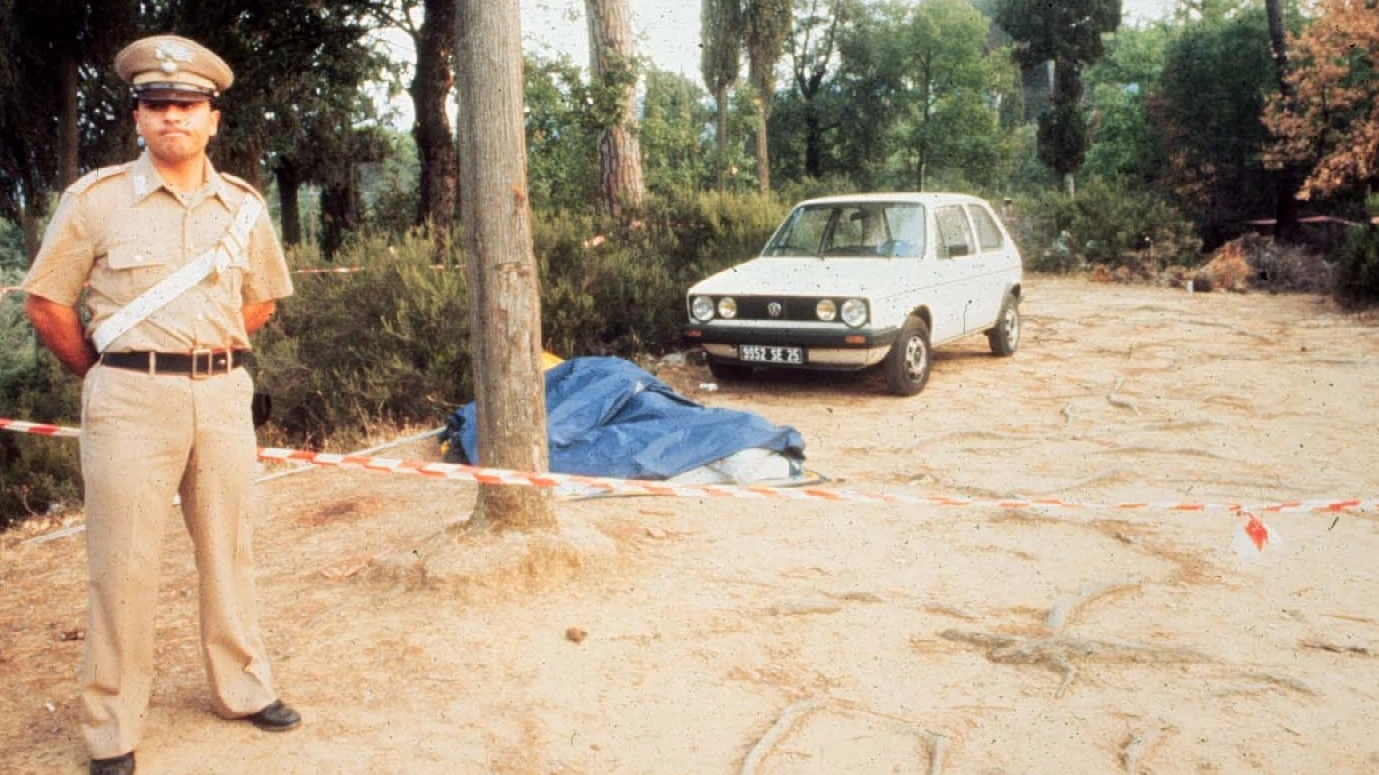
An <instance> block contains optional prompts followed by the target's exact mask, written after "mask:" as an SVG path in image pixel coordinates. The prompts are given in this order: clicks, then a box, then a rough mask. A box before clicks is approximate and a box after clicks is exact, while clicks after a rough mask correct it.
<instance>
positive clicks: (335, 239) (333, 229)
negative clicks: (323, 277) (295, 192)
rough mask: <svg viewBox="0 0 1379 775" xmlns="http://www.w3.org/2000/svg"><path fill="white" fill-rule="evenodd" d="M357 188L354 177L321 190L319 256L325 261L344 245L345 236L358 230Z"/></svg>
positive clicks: (351, 176)
mask: <svg viewBox="0 0 1379 775" xmlns="http://www.w3.org/2000/svg"><path fill="white" fill-rule="evenodd" d="M359 209H360V208H359V186H358V184H357V183H356V182H355V178H354V175H347V176H345V179H344V180H343V181H341V182H339V183H331V184H328V185H326V186H325V187H324V188H323V189H322V190H321V220H322V221H323V224H322V226H323V228H322V230H321V255H322V257H324V258H325V259H326V260H327V261H332V260H334V259H335V253H336V251H338V250H339V249H340V247H341V246H342V245H344V244H345V235H346V234H348V233H350V232H352V231H354V230H356V229H358V228H359Z"/></svg>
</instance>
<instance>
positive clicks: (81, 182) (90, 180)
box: [63, 162, 134, 195]
mask: <svg viewBox="0 0 1379 775" xmlns="http://www.w3.org/2000/svg"><path fill="white" fill-rule="evenodd" d="M132 166H134V162H125V163H124V164H116V165H115V166H113V167H101V168H100V169H98V170H95V171H93V172H88V173H86V174H85V175H82V176H81V177H80V178H78V179H77V182H75V183H73V184H72V185H70V186H68V187H67V190H66V191H64V192H63V193H65V194H73V195H81V194H84V193H86V190H87V189H89V188H91V187H92V186H94V185H96V184H97V183H99V182H101V181H102V180H109V179H111V178H115V177H119V176H120V175H123V174H125V173H126V172H129V168H130V167H132Z"/></svg>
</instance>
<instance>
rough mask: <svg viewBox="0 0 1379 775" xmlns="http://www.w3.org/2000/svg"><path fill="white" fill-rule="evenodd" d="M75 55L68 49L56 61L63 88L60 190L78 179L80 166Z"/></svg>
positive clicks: (59, 132) (58, 183) (59, 163)
mask: <svg viewBox="0 0 1379 775" xmlns="http://www.w3.org/2000/svg"><path fill="white" fill-rule="evenodd" d="M78 66H79V63H78V62H77V58H76V55H74V54H72V53H70V52H67V53H64V54H62V56H61V59H60V60H59V62H58V80H59V85H58V88H60V89H61V90H62V116H60V117H59V119H58V140H57V149H58V150H57V155H58V181H57V187H58V189H59V190H61V189H65V188H67V186H69V185H71V184H72V183H74V182H75V181H76V179H77V176H78V173H79V171H80V169H81V163H80V158H79V157H80V145H79V143H80V140H79V138H80V136H81V135H80V131H79V123H80V121H79V117H78V116H77V100H78V92H79V90H80V89H79V76H78V72H77V68H78Z"/></svg>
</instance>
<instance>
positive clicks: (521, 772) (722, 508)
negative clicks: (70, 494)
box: [0, 276, 1379, 775]
mask: <svg viewBox="0 0 1379 775" xmlns="http://www.w3.org/2000/svg"><path fill="white" fill-rule="evenodd" d="M1027 281H1028V286H1027V300H1026V302H1025V304H1024V306H1023V311H1024V315H1025V330H1024V339H1023V342H1022V346H1021V349H1020V351H1019V352H1018V353H1017V354H1016V356H1015V357H1014V358H1012V359H1000V358H995V357H993V356H991V355H990V354H989V353H988V351H987V348H986V341H985V339H984V338H983V337H980V336H978V337H976V338H972V339H969V340H967V341H964V342H962V343H960V344H958V345H956V346H953V347H950V348H948V349H946V350H941V351H940V352H939V354H938V357H937V362H936V364H935V367H934V371H933V376H932V378H931V380H930V382H929V385H928V387H927V389H926V390H925V391H924V392H923V393H922V394H920V395H918V396H916V397H913V398H908V399H900V398H895V397H891V396H888V395H885V394H884V380H883V378H882V377H881V375H879V374H864V375H853V376H825V377H819V376H817V375H814V376H805V375H800V374H765V375H758V378H757V379H754V380H753V381H751V382H748V383H743V384H735V385H722V386H721V389H720V390H718V391H715V392H709V391H705V390H702V389H701V388H700V385H701V383H705V382H708V381H709V380H710V378H709V376H708V372H707V370H706V369H705V368H704V367H703V366H702V365H667V366H665V367H664V368H662V369H661V370H660V371H659V374H660V375H661V376H662V377H663V378H665V379H666V380H667V381H669V382H671V384H673V385H675V386H676V387H677V389H680V390H681V391H682V392H684V393H686V394H687V395H690V396H692V397H694V398H696V399H698V400H701V401H703V402H705V403H707V404H710V405H714V406H725V407H734V408H739V409H747V410H752V411H755V412H758V413H760V414H762V415H763V416H765V417H767V418H768V419H770V420H772V421H774V422H777V423H780V424H789V425H793V426H795V427H796V428H798V429H799V430H800V431H801V432H802V433H803V434H804V437H805V439H806V441H807V443H808V447H807V454H808V464H809V467H810V468H811V469H812V470H813V471H816V472H818V473H819V474H821V475H823V476H825V477H827V478H828V480H829V481H828V483H827V484H826V485H825V486H826V487H828V488H830V489H836V490H849V491H854V492H858V493H868V494H880V493H887V494H892V495H900V496H906V502H901V503H896V504H892V505H885V504H878V503H869V502H865V501H862V500H840V501H829V500H825V499H808V500H799V501H780V500H766V501H763V500H750V499H741V498H702V497H701V498H654V497H622V498H602V499H587V500H566V501H562V502H560V503H559V504H558V506H557V512H558V515H559V520H560V523H561V526H562V535H568V536H575V537H579V538H578V540H573V539H572V540H571V541H570V543H571V544H572V545H574V546H576V547H584V548H583V549H580V550H579V551H576V552H575V553H574V554H573V555H571V557H573V558H574V559H575V560H577V561H578V562H564V561H561V560H560V559H555V560H545V561H541V560H536V561H532V562H530V563H527V564H526V565H524V566H521V567H517V568H516V569H514V570H511V571H509V572H495V575H494V576H493V577H492V578H488V579H485V578H482V577H478V578H476V577H471V578H469V579H468V580H463V579H456V578H452V577H449V576H446V575H445V574H441V573H434V574H431V576H430V577H429V578H430V581H429V583H427V584H425V585H418V583H417V579H418V578H421V577H422V576H423V575H426V574H425V572H424V571H425V569H427V568H428V566H427V563H428V562H429V561H430V560H429V556H430V553H432V552H438V551H439V550H437V549H436V547H438V546H445V543H444V540H443V539H441V538H438V534H441V535H443V533H440V531H443V530H444V528H446V526H447V525H453V524H454V523H456V522H457V521H460V520H463V519H465V518H466V517H467V515H468V514H469V512H470V510H471V508H472V506H473V503H474V499H475V489H474V487H473V486H472V485H469V484H466V483H464V482H456V481H434V480H428V479H422V478H420V477H415V476H401V475H388V474H379V473H369V472H361V471H339V470H314V471H312V472H310V473H304V474H298V475H295V476H290V477H285V478H280V479H277V480H275V481H272V482H268V483H265V484H262V485H260V487H261V489H262V496H263V503H264V509H263V516H262V520H261V524H260V527H259V530H258V557H259V562H260V568H261V574H262V575H261V578H260V587H259V589H260V595H261V598H262V601H261V609H262V615H263V619H264V622H265V626H266V631H267V633H266V634H267V637H268V640H269V643H270V648H271V651H272V653H273V654H274V658H275V668H276V671H277V674H278V680H279V683H280V687H281V689H282V691H283V694H284V696H285V697H286V699H287V700H289V701H290V702H291V703H293V704H295V705H296V706H297V707H298V708H299V709H300V710H301V711H302V714H303V716H304V717H305V723H304V725H303V726H302V727H301V728H300V729H299V730H296V731H294V732H291V733H288V734H286V735H269V734H266V733H261V732H258V731H256V730H254V729H253V728H252V727H249V726H248V725H246V724H244V723H242V722H227V721H222V720H220V719H218V718H217V717H216V716H214V715H213V713H212V712H211V708H210V704H209V702H208V700H207V698H206V690H205V679H204V677H203V673H202V668H201V665H200V661H199V655H198V647H197V636H196V613H195V612H196V609H195V597H196V591H195V573H194V569H193V566H192V560H191V555H190V551H189V543H188V541H187V539H186V537H185V534H184V533H183V532H182V529H181V527H180V525H179V524H178V523H177V522H176V521H172V520H170V523H169V529H168V537H167V540H166V542H165V548H164V561H163V562H164V568H163V584H162V589H161V599H160V601H159V606H160V608H159V626H160V632H159V641H158V643H159V645H158V653H157V659H158V670H159V674H158V678H157V681H156V684H155V687H154V692H153V701H152V707H151V710H150V716H149V721H148V727H147V731H146V736H145V739H144V742H143V743H142V745H141V747H140V749H139V752H138V756H139V764H140V769H139V772H140V773H144V774H145V775H153V774H156V773H169V774H175V775H183V774H187V773H195V774H197V775H219V774H222V773H223V774H226V775H228V774H229V773H255V774H256V775H275V774H276V773H301V774H303V775H306V774H309V773H343V774H346V775H351V774H353V773H399V774H401V773H409V774H410V773H415V774H419V775H441V774H442V773H444V774H445V775H450V774H452V773H500V774H503V775H508V774H511V775H527V774H528V773H581V774H588V775H593V774H594V773H600V774H603V773H619V774H622V773H626V774H629V775H632V774H640V773H657V774H659V773H666V774H671V773H685V774H696V775H697V774H699V773H740V774H748V773H761V774H762V775H766V774H770V775H786V774H793V773H820V774H824V773H868V774H870V773H929V775H948V774H949V773H968V774H970V775H1014V774H1016V773H1047V774H1049V775H1069V774H1078V773H1131V774H1132V775H1133V774H1134V773H1146V774H1148V773H1152V774H1154V775H1168V774H1170V773H1279V774H1280V775H1283V774H1285V773H1286V774H1288V775H1295V774H1297V773H1364V772H1374V771H1376V770H1379V734H1376V730H1379V659H1376V657H1379V611H1376V600H1379V594H1376V593H1379V585H1376V573H1379V565H1376V557H1379V518H1377V517H1376V514H1375V513H1374V512H1373V511H1372V510H1371V511H1367V512H1366V511H1351V512H1345V513H1281V514H1262V515H1261V516H1262V517H1263V519H1264V521H1265V522H1266V523H1267V524H1268V525H1269V527H1270V528H1272V530H1273V532H1274V534H1275V536H1276V538H1275V541H1274V542H1273V543H1272V544H1270V545H1269V546H1268V547H1267V548H1266V550H1265V551H1264V552H1263V553H1262V554H1260V555H1258V556H1256V557H1251V556H1250V555H1249V554H1248V553H1247V554H1243V555H1242V554H1240V553H1238V552H1237V551H1235V549H1233V546H1234V545H1236V543H1237V540H1238V539H1239V537H1240V535H1241V532H1242V526H1243V524H1244V519H1243V517H1240V516H1238V515H1235V514H1232V513H1230V512H1229V511H1226V510H1219V511H1205V512H1194V511H1174V510H1170V509H1166V508H1162V507H1160V506H1156V507H1155V508H1147V509H1139V510H1119V509H1113V508H1107V507H1105V506H1098V505H1097V504H1104V505H1110V504H1118V503H1123V502H1129V501H1149V502H1152V503H1154V504H1160V505H1161V504H1172V503H1199V502H1205V503H1213V504H1216V503H1219V504H1230V503H1245V504H1270V503H1276V502H1282V501H1288V500H1294V499H1306V500H1320V501H1327V502H1330V501H1336V500H1342V499H1346V498H1363V499H1373V498H1375V497H1376V496H1379V470H1377V469H1376V465H1375V447H1376V439H1379V327H1376V325H1375V322H1374V321H1373V320H1372V319H1370V320H1365V319H1362V318H1359V317H1356V316H1353V315H1349V314H1346V313H1344V312H1341V311H1339V310H1337V309H1335V308H1334V307H1333V306H1332V305H1331V304H1330V303H1329V302H1327V301H1326V300H1323V299H1318V298H1314V297H1308V296H1270V295H1268V294H1262V293H1251V294H1227V293H1213V294H1200V293H1199V294H1188V293H1186V292H1184V291H1183V290H1181V289H1168V288H1151V287H1126V286H1108V285H1096V284H1092V283H1090V282H1087V281H1085V280H1082V279H1071V278H1053V277H1043V276H1033V277H1030V278H1027ZM388 454H389V455H392V456H398V457H406V458H413V459H438V458H439V456H438V452H437V450H436V447H435V443H434V442H432V441H423V442H416V443H414V444H411V445H409V446H407V447H405V448H402V449H396V450H391V451H390V452H389V453H388ZM928 496H961V497H967V498H970V499H973V501H974V502H973V503H970V504H969V505H963V506H958V505H938V504H929V503H926V502H924V500H925V498H927V497H928ZM1002 498H1004V499H1015V500H1032V499H1053V498H1058V499H1063V500H1065V501H1071V502H1075V503H1076V504H1080V505H1077V506H1073V507H1049V508H1045V509H1039V510H1031V509H1019V508H1007V507H1003V506H1001V505H999V504H997V503H995V500H996V499H1002ZM59 527H61V525H57V524H52V523H48V524H35V525H33V526H30V527H28V528H25V529H23V530H19V531H11V532H10V533H8V534H5V535H4V536H0V585H3V590H4V594H3V595H2V596H0V772H4V773H8V774H12V775H21V774H28V773H78V772H84V771H85V770H84V767H85V764H86V760H85V753H84V751H83V749H82V745H81V741H80V737H79V734H78V731H77V721H76V685H75V681H74V673H75V670H76V667H77V664H78V661H79V658H80V651H81V643H80V641H79V638H80V637H81V636H82V631H83V628H84V624H85V622H84V591H83V584H84V562H83V539H82V537H81V535H80V534H76V535H71V536H68V537H62V538H58V539H56V540H48V541H41V542H37V541H33V540H32V539H34V538H35V537H39V536H43V535H45V534H49V533H51V532H52V531H53V530H55V529H57V528H59ZM562 540H564V539H562ZM451 548H452V549H453V546H452V547H451ZM532 556H535V553H533V554H532ZM409 557H410V560H409V559H408V558H409ZM399 558H401V559H399ZM567 559H568V558H567ZM408 562H411V563H413V566H412V567H413V569H414V570H416V571H417V572H413V573H409V572H406V571H405V570H403V571H397V570H396V569H397V568H405V566H406V565H407V563H408ZM390 568H391V569H393V570H392V571H390V570H389V569H390Z"/></svg>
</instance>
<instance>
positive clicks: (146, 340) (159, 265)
mask: <svg viewBox="0 0 1379 775" xmlns="http://www.w3.org/2000/svg"><path fill="white" fill-rule="evenodd" d="M206 181H207V182H206V184H205V185H204V186H202V187H201V189H200V190H198V191H196V192H194V193H192V194H189V195H186V196H185V197H179V196H178V195H177V194H176V193H174V192H173V191H172V190H171V189H169V188H168V187H167V185H166V184H165V183H164V182H163V179H162V177H161V176H159V174H158V171H157V170H156V169H155V168H154V167H153V163H152V162H151V161H150V160H149V158H148V154H144V155H143V156H140V157H139V159H138V160H136V161H133V162H129V163H128V164H122V165H120V166H117V167H107V168H104V169H101V170H97V171H96V172H92V173H90V174H89V175H86V176H85V177H83V178H82V179H81V180H78V181H77V182H76V183H73V184H72V185H71V186H70V187H69V188H68V189H67V190H66V191H65V192H63V194H62V201H61V203H60V204H59V205H58V208H57V212H56V213H54V214H53V219H52V221H51V222H50V223H49V224H48V230H47V232H46V233H45V234H44V237H43V246H42V247H41V248H40V249H39V251H38V256H37V258H35V259H34V263H33V267H32V268H30V270H29V274H28V276H27V277H26V278H24V285H23V288H24V290H25V291H26V292H28V293H30V294H33V295H35V296H42V297H43V298H45V299H48V300H50V301H54V302H57V303H59V304H63V305H66V306H70V307H75V306H76V305H77V303H78V302H79V300H80V299H81V296H82V292H83V290H86V306H87V309H88V310H89V312H90V313H91V314H90V321H89V323H88V324H87V327H86V335H87V337H88V338H90V336H91V335H92V332H94V331H95V329H96V327H97V326H99V325H100V324H101V323H102V322H103V321H104V320H105V319H106V318H108V317H110V316H111V315H112V314H114V313H115V312H116V311H118V310H120V309H121V308H123V307H124V306H125V305H126V304H128V303H130V302H131V301H133V300H134V299H135V298H136V297H138V296H139V294H141V293H143V292H144V291H146V290H148V289H149V288H151V287H153V286H154V285H156V284H157V283H158V282H160V281H161V280H162V279H163V278H164V277H167V276H168V275H170V274H172V273H173V272H175V271H177V270H178V269H179V268H181V267H182V266H184V265H185V264H187V263H190V262H191V261H192V260H194V259H195V258H196V257H197V256H199V255H201V254H202V253H204V252H205V251H207V250H210V249H212V248H214V247H215V245H216V243H217V242H218V241H219V240H220V239H221V237H223V236H224V235H225V233H226V232H227V231H229V229H230V227H231V225H232V224H233V222H234V219H235V215H236V213H238V212H239V208H240V205H241V203H242V202H243V201H244V200H245V198H246V197H251V196H252V197H259V194H258V192H256V191H255V190H254V189H253V187H252V186H250V185H249V184H248V183H246V182H245V181H243V180H240V179H239V178H236V177H234V176H232V175H225V174H220V173H218V172H216V171H215V169H214V168H213V167H211V163H210V162H209V161H207V162H206ZM248 243H249V245H248V249H247V250H245V251H244V253H243V254H241V255H239V256H237V257H236V258H235V260H234V261H233V262H232V264H231V266H230V268H229V269H227V270H225V271H223V272H221V273H219V275H217V274H216V273H214V272H213V273H212V274H211V275H210V276H208V277H206V279H204V280H202V281H201V282H200V283H199V284H198V285H196V286H195V287H193V288H191V289H190V290H188V291H187V292H185V293H183V294H182V295H180V296H178V297H177V298H175V299H173V300H172V301H170V302H168V303H167V305H165V306H164V307H162V308H161V309H159V310H157V311H156V312H154V313H153V314H152V315H149V316H148V318H146V319H145V320H144V321H143V322H141V323H139V324H138V325H137V326H135V327H134V328H132V329H130V330H129V331H127V332H126V333H124V334H123V335H121V336H120V337H118V338H117V339H115V341H114V342H112V343H111V344H110V347H109V350H110V351H111V352H121V351H129V350H156V351H159V352H190V351H192V350H194V349H203V348H223V347H233V348H236V349H248V348H249V336H248V334H247V333H246V332H245V330H244V318H243V316H242V315H241V312H240V310H241V308H242V307H244V306H245V305H247V304H256V303H260V302H265V301H270V300H273V299H278V298H282V297H284V296H290V295H291V294H292V277H291V274H290V273H289V272H288V268H287V261H286V259H285V258H284V257H283V250H282V245H281V244H280V243H279V242H278V237H277V234H275V233H274V231H273V224H272V222H271V220H270V219H269V217H268V212H267V209H266V208H265V209H264V211H263V212H262V213H261V214H260V215H259V217H258V220H257V221H256V222H255V223H254V225H253V228H252V229H251V230H250V233H249V240H248Z"/></svg>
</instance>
